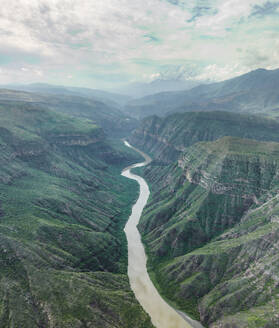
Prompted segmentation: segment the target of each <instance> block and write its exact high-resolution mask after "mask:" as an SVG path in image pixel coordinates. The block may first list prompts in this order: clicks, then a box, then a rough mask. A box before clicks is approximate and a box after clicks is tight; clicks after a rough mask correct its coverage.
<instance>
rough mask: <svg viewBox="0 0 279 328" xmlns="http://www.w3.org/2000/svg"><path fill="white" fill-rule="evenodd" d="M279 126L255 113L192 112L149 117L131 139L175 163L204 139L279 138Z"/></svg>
mask: <svg viewBox="0 0 279 328" xmlns="http://www.w3.org/2000/svg"><path fill="white" fill-rule="evenodd" d="M278 129H279V124H278V123H277V122H275V121H273V120H269V119H264V118H260V117H257V116H252V115H239V114H235V113H226V112H196V113H193V112H190V113H183V114H173V115H169V116H167V117H166V118H159V117H158V116H151V117H147V118H146V119H144V120H143V121H142V123H141V126H140V128H138V129H137V130H135V131H134V132H133V134H132V135H131V137H130V138H129V141H130V142H131V144H134V145H137V147H139V148H142V149H144V150H145V151H147V152H149V153H150V154H151V155H152V157H153V158H154V159H155V160H159V161H161V162H165V163H172V162H173V161H174V160H176V159H178V157H179V156H180V155H181V154H182V153H183V151H184V150H185V149H186V148H187V147H189V146H191V145H193V144H195V143H197V142H200V141H214V140H217V139H218V138H222V137H224V136H234V137H241V138H248V139H255V140H260V141H279V136H278V132H277V131H278Z"/></svg>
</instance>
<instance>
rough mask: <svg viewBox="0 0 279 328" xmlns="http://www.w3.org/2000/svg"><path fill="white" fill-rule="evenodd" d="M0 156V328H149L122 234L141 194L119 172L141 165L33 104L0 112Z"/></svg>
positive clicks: (91, 129) (86, 128) (91, 131)
mask: <svg viewBox="0 0 279 328" xmlns="http://www.w3.org/2000/svg"><path fill="white" fill-rule="evenodd" d="M0 148H1V158H0V262H1V265H0V326H1V327H21V328H24V327H26V328H27V327H28V328H30V327H44V328H45V327H94V328H95V327H121V328H122V327H127V328H128V327H131V325H133V326H135V327H151V326H152V325H151V323H150V319H149V318H148V317H147V315H146V314H145V313H144V312H143V310H142V309H141V307H140V306H139V304H138V303H137V302H136V300H135V298H134V296H133V293H132V292H131V290H130V287H129V283H128V278H127V276H126V265H127V261H126V247H125V237H124V233H123V232H122V228H123V226H124V224H125V221H126V219H127V218H128V214H129V208H130V204H131V202H132V201H133V199H134V198H135V197H136V195H135V194H134V192H133V190H135V188H136V187H135V185H134V184H133V183H130V182H129V181H126V179H124V178H122V177H120V170H121V168H122V167H124V166H126V165H128V164H129V163H131V162H134V161H136V160H138V158H135V157H134V156H135V155H133V154H131V153H129V152H128V151H127V150H126V148H125V149H124V146H123V147H122V145H121V144H120V143H117V142H114V144H111V142H109V141H108V140H106V139H105V137H104V133H103V131H102V129H100V128H99V127H97V126H96V125H94V124H92V123H91V122H89V121H84V120H77V119H74V118H69V117H68V116H63V115H60V114H56V113H54V112H51V111H46V110H44V109H40V108H39V107H38V106H35V105H34V106H29V105H27V104H24V105H22V104H18V105H15V104H11V105H2V106H1V108H0ZM104 204H105V206H104ZM123 209H124V210H123Z"/></svg>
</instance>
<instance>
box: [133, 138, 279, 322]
mask: <svg viewBox="0 0 279 328" xmlns="http://www.w3.org/2000/svg"><path fill="white" fill-rule="evenodd" d="M278 171H279V143H275V142H259V141H255V140H249V139H240V138H237V137H223V138H221V139H218V140H216V141H214V142H199V143H196V144H194V145H192V146H190V147H187V148H186V149H185V151H184V152H183V154H182V155H181V156H180V157H179V159H178V160H174V161H173V163H171V164H168V165H166V164H165V163H161V162H160V161H154V162H153V164H151V165H150V166H149V167H148V168H146V169H145V171H144V176H145V178H146V179H147V181H148V182H149V185H150V186H151V198H150V200H149V203H148V205H147V207H146V208H145V210H144V215H143V217H142V219H141V222H140V225H139V229H140V231H141V233H142V236H143V240H144V242H145V244H146V249H147V252H148V254H149V270H150V272H151V274H152V277H153V280H154V282H155V283H156V285H157V286H158V288H159V290H160V291H161V293H162V294H163V295H164V296H165V297H166V298H167V299H168V300H170V301H172V302H173V303H174V304H175V305H176V306H177V307H178V308H180V309H182V310H184V311H185V312H186V313H189V314H191V315H192V316H193V317H195V318H196V319H200V320H201V321H202V323H203V324H204V325H205V326H206V327H210V328H217V327H219V328H220V327H221V328H225V327H226V328H233V327H243V328H244V327H245V328H247V327H261V328H263V327H265V328H267V327H276V326H277V325H278V324H279V322H278V318H277V311H276V310H275V309H276V308H277V306H278V304H279V298H278V290H277V286H278V279H277V278H276V277H277V275H276V274H277V272H278V271H279V267H278V263H277V246H276V245H277V244H278V240H279V238H278V237H279V235H278V231H279V230H278V227H279V226H278V220H277V216H278V204H279V202H278V197H277V195H278V190H279V189H278V188H279V175H278Z"/></svg>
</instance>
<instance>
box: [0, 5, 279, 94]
mask: <svg viewBox="0 0 279 328" xmlns="http://www.w3.org/2000/svg"><path fill="white" fill-rule="evenodd" d="M0 51H1V53H0V76H1V80H0V83H1V84H3V83H30V82H48V83H55V84H66V85H77V86H88V87H92V88H107V87H117V86H118V85H121V84H127V83H130V82H135V81H151V80H153V79H156V78H181V79H188V78H191V79H197V80H207V79H210V80H213V81H215V80H217V81H218V80H223V79H227V78H229V77H233V76H236V75H239V74H242V73H245V72H248V71H250V70H253V69H255V68H259V67H262V68H268V69H273V68H278V67H279V0H276V1H265V0H8V1H4V2H3V3H1V7H0Z"/></svg>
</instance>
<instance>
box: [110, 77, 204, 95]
mask: <svg viewBox="0 0 279 328" xmlns="http://www.w3.org/2000/svg"><path fill="white" fill-rule="evenodd" d="M200 84H201V82H199V81H195V80H182V79H156V80H154V81H151V82H147V83H139V82H138V83H131V84H129V85H127V86H125V87H122V88H119V89H117V90H116V91H117V92H119V93H121V94H127V95H129V96H132V97H133V98H140V97H145V96H149V95H152V94H155V93H160V92H166V91H181V90H189V89H192V88H194V87H196V86H198V85H200Z"/></svg>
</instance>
